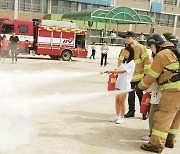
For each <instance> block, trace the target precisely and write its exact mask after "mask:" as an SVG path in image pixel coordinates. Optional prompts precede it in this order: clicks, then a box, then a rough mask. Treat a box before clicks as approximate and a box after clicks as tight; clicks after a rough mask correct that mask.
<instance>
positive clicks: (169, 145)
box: [165, 140, 174, 148]
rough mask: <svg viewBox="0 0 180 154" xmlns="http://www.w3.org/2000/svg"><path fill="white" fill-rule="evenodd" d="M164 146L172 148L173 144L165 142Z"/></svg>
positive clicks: (168, 141)
mask: <svg viewBox="0 0 180 154" xmlns="http://www.w3.org/2000/svg"><path fill="white" fill-rule="evenodd" d="M165 146H166V147H167V148H174V143H173V142H172V141H170V140H166V143H165Z"/></svg>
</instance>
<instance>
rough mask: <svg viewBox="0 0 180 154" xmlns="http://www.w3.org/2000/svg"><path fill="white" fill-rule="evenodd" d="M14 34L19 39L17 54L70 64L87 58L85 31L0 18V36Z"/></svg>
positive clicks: (67, 24)
mask: <svg viewBox="0 0 180 154" xmlns="http://www.w3.org/2000/svg"><path fill="white" fill-rule="evenodd" d="M12 31H15V33H16V35H17V36H18V37H19V40H20V41H19V43H18V49H19V50H20V52H22V51H26V52H30V50H34V52H35V54H38V55H40V54H42V55H49V56H50V57H51V58H52V59H59V58H62V59H63V60H64V61H69V60H70V59H71V57H72V56H74V57H87V49H86V34H87V31H86V30H82V29H78V28H77V27H76V26H75V24H74V23H71V22H62V21H50V20H42V21H40V20H33V21H25V20H10V19H5V18H3V19H2V18H0V33H1V34H6V36H7V39H9V37H10V36H11V33H12Z"/></svg>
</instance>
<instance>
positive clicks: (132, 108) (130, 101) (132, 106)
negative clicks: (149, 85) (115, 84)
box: [128, 81, 143, 112]
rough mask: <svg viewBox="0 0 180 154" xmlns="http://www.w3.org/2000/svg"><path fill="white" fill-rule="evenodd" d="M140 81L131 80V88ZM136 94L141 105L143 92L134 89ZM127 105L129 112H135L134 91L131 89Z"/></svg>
mask: <svg viewBox="0 0 180 154" xmlns="http://www.w3.org/2000/svg"><path fill="white" fill-rule="evenodd" d="M139 82H140V81H136V82H131V89H135V88H136V87H137V86H138V84H139ZM136 94H137V96H138V99H139V104H140V106H141V101H142V96H143V92H142V91H141V90H138V89H137V90H136ZM128 105H129V112H135V91H134V90H133V91H131V92H130V93H129V96H128Z"/></svg>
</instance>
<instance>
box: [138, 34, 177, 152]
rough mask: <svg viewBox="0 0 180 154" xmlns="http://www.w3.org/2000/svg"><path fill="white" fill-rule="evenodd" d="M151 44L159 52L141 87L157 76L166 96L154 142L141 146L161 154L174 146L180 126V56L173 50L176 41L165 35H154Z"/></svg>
mask: <svg viewBox="0 0 180 154" xmlns="http://www.w3.org/2000/svg"><path fill="white" fill-rule="evenodd" d="M147 44H148V46H150V48H151V50H152V51H153V52H154V53H155V58H154V60H153V63H152V66H151V68H150V69H149V71H148V73H147V75H146V76H145V77H144V78H143V79H142V80H141V82H140V83H139V85H138V88H139V89H141V90H145V89H147V88H148V87H149V86H150V85H151V84H152V83H153V82H154V81H155V80H156V79H157V81H158V84H159V85H160V90H161V91H162V96H161V99H160V102H159V105H158V108H157V111H156V112H155V114H154V117H153V119H154V128H153V130H152V134H151V137H150V141H149V143H148V144H143V145H142V146H141V148H142V149H143V150H146V151H152V152H156V153H161V152H162V151H163V149H164V146H166V147H168V148H173V147H174V144H175V139H176V136H177V133H178V129H179V125H180V79H179V70H180V63H179V60H180V59H179V58H180V57H179V54H178V52H177V51H174V50H173V49H174V45H173V43H171V42H168V41H167V40H166V38H165V37H164V36H163V35H161V34H153V35H152V36H150V37H149V38H148V40H147Z"/></svg>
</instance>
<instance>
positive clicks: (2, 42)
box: [1, 35, 8, 63]
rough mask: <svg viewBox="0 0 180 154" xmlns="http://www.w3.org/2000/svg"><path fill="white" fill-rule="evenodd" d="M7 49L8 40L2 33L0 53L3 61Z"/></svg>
mask: <svg viewBox="0 0 180 154" xmlns="http://www.w3.org/2000/svg"><path fill="white" fill-rule="evenodd" d="M7 51H8V41H7V40H6V35H3V38H2V40H1V55H2V59H3V60H2V62H3V63H4V62H5V58H6V54H7Z"/></svg>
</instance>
